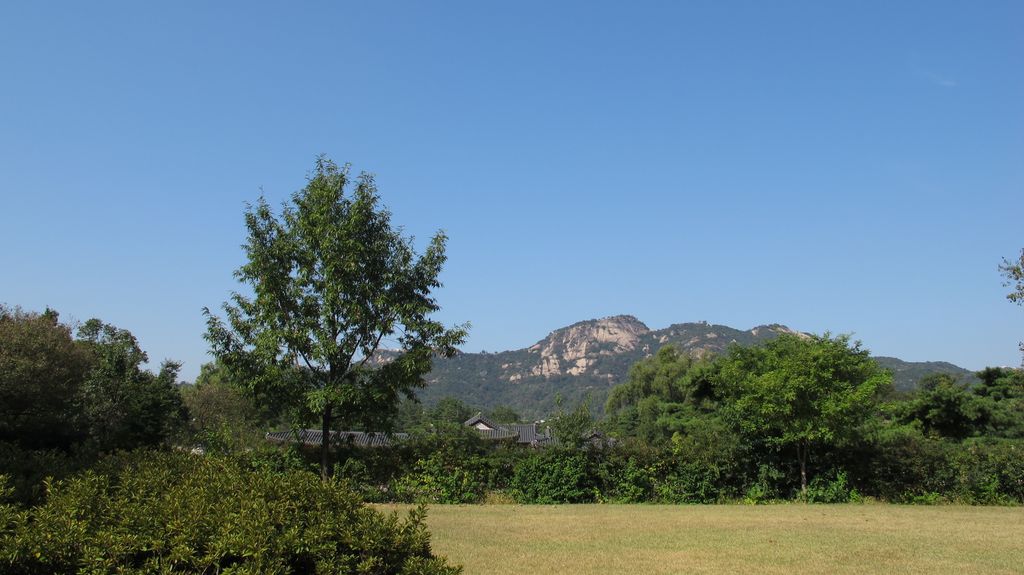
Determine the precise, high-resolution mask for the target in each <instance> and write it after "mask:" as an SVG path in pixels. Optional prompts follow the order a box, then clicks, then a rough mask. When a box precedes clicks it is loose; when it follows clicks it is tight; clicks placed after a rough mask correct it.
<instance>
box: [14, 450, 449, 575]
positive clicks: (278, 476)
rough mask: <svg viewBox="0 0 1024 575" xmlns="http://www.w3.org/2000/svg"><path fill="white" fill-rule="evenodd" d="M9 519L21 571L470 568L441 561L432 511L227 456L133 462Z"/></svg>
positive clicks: (108, 468) (59, 490)
mask: <svg viewBox="0 0 1024 575" xmlns="http://www.w3.org/2000/svg"><path fill="white" fill-rule="evenodd" d="M3 513H4V512H3V510H2V509H0V518H3V517H6V518H7V519H6V520H7V521H8V523H9V525H8V526H7V528H6V531H5V532H0V536H2V538H0V571H2V572H4V573H10V574H11V575H16V574H35V573H40V574H42V573H74V572H79V573H86V572H87V573H114V572H117V573H125V574H141V573H157V572H160V573H165V572H175V573H228V572H234V573H363V574H400V573H401V574H411V573H419V574H423V575H428V574H451V573H458V572H459V569H458V568H453V567H450V566H448V565H447V564H445V562H444V561H443V560H441V559H438V558H435V557H433V555H432V554H431V552H430V545H429V535H428V533H427V531H426V527H425V524H424V511H423V509H422V508H421V509H418V510H416V511H413V512H411V513H410V514H409V516H408V518H407V519H405V520H404V521H403V520H400V519H399V518H398V516H397V514H391V515H382V514H380V513H378V512H376V511H374V510H372V509H370V508H367V507H365V506H363V505H362V504H361V503H360V502H359V500H358V497H357V496H355V495H354V494H353V493H352V492H351V491H349V490H348V489H347V488H346V487H345V486H344V484H342V483H341V482H336V481H327V482H323V481H321V480H320V479H319V478H318V477H317V476H316V475H315V474H313V473H310V472H306V471H285V472H280V473H278V472H273V471H268V470H265V469H256V470H252V469H247V468H245V467H244V466H242V465H239V464H238V463H237V462H235V461H232V460H229V459H225V458H215V457H198V456H193V455H189V454H185V453H157V452H136V453H133V454H128V455H122V456H118V457H114V458H111V459H109V460H106V461H104V462H103V463H102V464H101V465H100V466H99V467H98V468H97V469H96V470H94V471H89V472H86V473H84V474H82V475H78V476H76V477H73V478H71V479H68V480H65V481H60V482H56V483H51V484H49V485H48V496H47V501H46V503H45V504H43V505H40V506H38V507H34V508H31V509H28V510H27V511H26V512H24V514H23V515H22V516H18V517H15V519H14V520H13V521H12V520H10V518H9V515H10V514H7V516H3V515H2V514H3ZM12 522H13V525H10V523H12ZM0 529H3V527H2V526H0Z"/></svg>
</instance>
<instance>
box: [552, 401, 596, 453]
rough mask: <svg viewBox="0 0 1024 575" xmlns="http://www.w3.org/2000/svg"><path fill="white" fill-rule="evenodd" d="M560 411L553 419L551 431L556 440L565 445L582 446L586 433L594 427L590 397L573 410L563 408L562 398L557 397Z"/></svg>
mask: <svg viewBox="0 0 1024 575" xmlns="http://www.w3.org/2000/svg"><path fill="white" fill-rule="evenodd" d="M556 404H557V405H558V412H557V413H556V414H555V415H554V417H552V419H551V433H552V434H553V435H554V438H555V441H557V442H558V443H560V444H561V445H563V446H565V447H573V448H576V447H580V446H581V445H583V442H584V441H585V434H586V433H587V432H588V431H590V430H591V429H593V427H594V418H593V417H591V416H590V398H589V397H588V398H585V399H584V400H583V401H582V402H580V403H579V405H577V406H576V408H575V409H573V410H572V411H569V412H566V411H565V410H564V409H562V399H561V398H560V397H559V398H557V399H556Z"/></svg>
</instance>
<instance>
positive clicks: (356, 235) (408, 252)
mask: <svg viewBox="0 0 1024 575" xmlns="http://www.w3.org/2000/svg"><path fill="white" fill-rule="evenodd" d="M351 180H352V178H350V175H349V169H348V167H347V166H346V167H344V168H339V167H338V166H337V165H336V164H334V163H333V162H331V161H330V160H328V159H326V158H324V157H321V158H319V159H318V160H317V162H316V166H315V168H314V171H313V173H312V175H311V176H310V178H309V181H308V182H307V184H306V186H305V187H304V188H303V189H302V190H299V191H298V192H296V193H295V194H293V195H292V197H291V201H290V202H286V203H285V205H284V206H283V207H282V209H281V212H280V214H279V215H278V214H275V213H274V211H273V210H272V209H271V207H270V206H269V205H268V204H267V202H266V201H265V200H264V199H262V198H261V199H260V200H259V201H258V202H257V203H256V205H255V206H249V208H248V209H247V210H246V213H245V223H246V228H247V229H248V238H247V240H246V243H245V244H244V248H245V252H246V257H247V262H246V263H245V264H244V265H242V267H240V268H239V269H238V270H237V271H236V272H235V276H236V277H237V278H238V280H239V281H240V282H242V283H243V284H246V285H247V286H248V287H249V288H250V289H251V292H252V293H251V295H243V294H240V293H236V294H234V295H233V296H232V298H231V299H232V301H231V303H227V304H225V305H224V311H225V313H226V315H227V318H226V320H222V319H221V318H219V317H217V316H215V315H213V314H212V313H210V311H209V310H206V317H207V333H206V338H207V340H208V341H209V342H210V344H211V347H212V350H213V352H214V354H215V355H216V356H217V357H218V358H220V359H221V361H223V362H224V364H225V365H226V366H229V367H230V368H231V369H235V370H240V371H242V372H244V373H245V374H246V377H247V378H248V380H249V381H250V382H251V386H252V388H253V390H254V391H255V392H256V393H257V395H263V396H265V397H272V396H274V395H275V394H277V395H282V393H281V392H282V391H283V392H284V393H283V395H287V396H292V397H295V396H299V397H300V398H301V400H302V401H303V403H304V404H305V406H306V407H307V408H308V409H309V410H310V412H311V413H313V414H315V415H316V416H318V418H319V419H320V421H321V427H322V430H323V431H324V442H323V444H322V445H321V472H322V474H323V475H324V476H326V474H327V470H328V447H329V446H328V444H327V438H328V433H327V432H328V431H329V430H330V429H332V428H333V427H334V426H335V424H339V425H342V426H345V427H349V428H355V429H358V428H363V429H370V430H372V429H380V428H382V427H384V426H386V425H387V424H388V423H390V422H391V421H392V420H393V417H394V415H395V412H396V410H397V406H398V403H399V399H400V397H401V396H402V395H403V394H404V395H406V396H411V395H412V393H413V391H414V390H415V389H416V388H417V387H421V386H423V385H424V381H423V377H422V376H423V374H425V373H426V372H427V371H429V370H430V367H431V361H432V358H433V356H434V355H435V354H437V355H441V356H450V355H452V354H454V353H455V346H456V345H458V344H460V343H461V342H462V341H463V340H464V339H465V336H466V329H467V327H466V326H459V327H455V328H446V327H445V326H444V325H442V324H441V323H440V322H438V321H436V320H433V319H431V318H430V316H431V314H433V313H434V312H436V311H438V310H439V306H438V304H437V302H436V301H435V299H434V298H433V296H432V294H431V292H432V290H434V289H436V288H438V287H440V286H441V282H440V280H439V276H440V273H441V268H442V266H443V264H444V261H445V242H446V237H445V235H444V233H442V232H438V233H437V234H436V235H435V236H434V237H433V238H432V239H431V241H430V244H429V245H428V246H427V248H426V250H425V251H424V253H423V254H422V255H417V253H416V251H415V250H414V248H413V244H412V239H411V238H406V237H404V236H402V234H401V230H400V229H399V228H395V227H394V226H393V225H392V223H391V214H390V212H388V210H387V209H385V208H384V207H382V206H381V205H380V197H379V195H378V192H377V187H376V184H375V183H374V180H373V177H372V176H371V175H369V174H365V173H363V174H361V175H360V176H359V177H358V178H355V181H354V186H353V185H351V184H353V182H352V181H351ZM349 187H351V188H352V190H351V193H349V192H348V190H347V188H349ZM385 343H387V344H388V345H389V346H390V345H394V346H397V347H398V348H399V352H398V353H397V354H395V355H394V357H393V358H389V360H388V361H386V362H381V361H375V355H376V354H377V352H378V350H380V349H381V348H382V346H383V345H384V344H385Z"/></svg>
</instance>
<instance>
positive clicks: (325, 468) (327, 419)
mask: <svg viewBox="0 0 1024 575" xmlns="http://www.w3.org/2000/svg"><path fill="white" fill-rule="evenodd" d="M321 431H323V436H322V437H321V438H320V478H321V479H323V480H324V481H327V478H328V477H330V475H331V474H330V466H329V464H330V455H331V406H330V405H328V406H327V407H325V408H324V417H323V427H322V428H321Z"/></svg>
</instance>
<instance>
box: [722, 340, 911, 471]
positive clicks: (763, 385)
mask: <svg viewBox="0 0 1024 575" xmlns="http://www.w3.org/2000/svg"><path fill="white" fill-rule="evenodd" d="M720 373H721V376H720V377H721V381H722V383H723V386H724V390H725V392H726V393H727V394H728V406H727V414H728V415H729V417H730V418H732V420H733V421H735V422H736V424H737V425H738V427H739V429H740V430H741V431H742V432H743V433H744V434H745V435H746V436H747V437H749V438H752V439H755V440H757V441H759V442H763V443H764V444H765V445H767V446H771V447H775V448H778V449H790V448H791V449H794V450H795V452H796V456H797V460H798V462H799V464H800V478H801V489H802V490H806V487H807V474H806V464H807V460H808V452H809V450H810V449H811V447H812V446H822V445H824V446H831V445H839V444H842V443H843V442H844V441H848V440H850V439H851V438H852V437H853V436H854V434H855V433H856V432H857V431H858V430H859V429H860V427H861V426H862V425H863V424H864V422H865V421H866V420H867V419H868V418H869V416H870V415H871V414H872V413H873V410H874V408H875V406H876V402H877V396H878V395H879V392H880V391H881V390H884V389H886V388H888V387H889V385H890V384H891V376H890V375H889V374H888V373H886V372H884V371H882V370H880V369H879V368H878V366H877V365H876V364H875V363H874V362H873V361H872V360H871V359H870V358H869V357H868V352H867V350H862V349H861V348H860V344H859V343H853V344H851V343H850V341H849V338H848V337H847V336H839V337H837V338H834V339H833V338H831V337H830V336H829V335H828V334H825V335H824V336H810V337H802V336H796V335H788V334H784V335H781V336H780V337H778V338H777V339H774V340H772V341H769V342H768V343H766V344H764V345H762V346H758V347H749V348H742V347H738V346H734V347H733V348H732V349H730V352H729V354H728V356H726V357H725V358H723V360H722V362H721V372H720Z"/></svg>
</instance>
